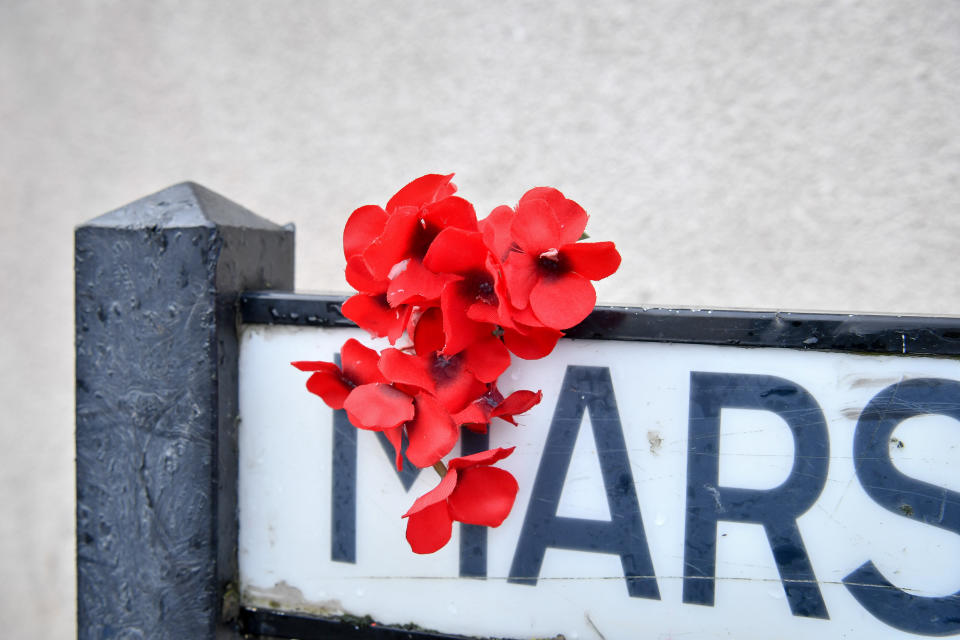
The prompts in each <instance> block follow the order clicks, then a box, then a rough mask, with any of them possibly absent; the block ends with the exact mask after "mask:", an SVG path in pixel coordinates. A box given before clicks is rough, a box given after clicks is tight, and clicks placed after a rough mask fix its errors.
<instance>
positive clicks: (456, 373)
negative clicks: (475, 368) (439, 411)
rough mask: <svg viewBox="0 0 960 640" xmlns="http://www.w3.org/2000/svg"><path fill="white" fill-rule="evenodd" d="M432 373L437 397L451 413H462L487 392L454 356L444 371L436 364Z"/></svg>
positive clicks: (460, 360)
mask: <svg viewBox="0 0 960 640" xmlns="http://www.w3.org/2000/svg"><path fill="white" fill-rule="evenodd" d="M432 373H433V378H434V380H435V382H436V385H437V391H436V396H437V398H438V399H439V400H440V402H441V404H443V406H444V407H445V408H446V410H447V411H449V412H450V413H457V412H458V411H462V410H463V408H464V407H466V406H467V405H468V404H470V403H471V402H473V401H474V400H476V399H477V398H479V397H480V396H481V395H483V393H484V392H485V391H486V390H487V386H486V385H485V384H483V383H482V382H480V381H479V380H477V378H476V376H474V375H473V374H472V373H470V371H469V370H468V369H467V368H466V366H464V364H463V362H462V359H461V358H460V357H459V356H454V358H453V359H452V360H451V361H450V363H449V364H448V365H447V366H446V367H445V368H442V369H441V368H440V367H439V366H438V364H436V363H435V364H434V365H433V368H432Z"/></svg>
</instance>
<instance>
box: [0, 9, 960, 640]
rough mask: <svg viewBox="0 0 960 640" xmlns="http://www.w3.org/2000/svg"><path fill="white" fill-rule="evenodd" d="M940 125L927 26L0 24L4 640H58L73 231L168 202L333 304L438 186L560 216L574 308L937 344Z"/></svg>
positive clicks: (766, 14)
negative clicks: (279, 249)
mask: <svg viewBox="0 0 960 640" xmlns="http://www.w3.org/2000/svg"><path fill="white" fill-rule="evenodd" d="M958 104H960V3H957V2H954V1H952V0H920V1H911V2H906V1H905V0H904V1H887V2H854V1H844V2H809V1H806V0H791V1H787V2H753V1H751V2H733V1H725V2H708V1H706V0H704V1H702V2H696V1H693V0H688V1H685V2H674V1H662V2H627V1H616V0H600V1H596V2H591V3H581V4H574V3H564V4H561V3H542V2H511V3H506V2H499V1H494V2H484V3H479V2H472V1H467V0H458V1H456V2H439V1H437V2H423V1H416V2H408V3H386V2H373V1H371V0H364V1H360V2H351V3H340V2H333V1H332V0H329V1H316V0H315V1H303V2H291V1H285V0H280V1H272V2H256V1H254V0H244V1H230V2H227V1H223V0H220V1H213V2H206V3H189V2H174V1H171V0H162V1H157V2H149V3H148V2H108V1H103V2H91V1H80V2H72V3H63V2H54V1H53V0H31V1H27V0H9V1H7V2H2V3H0V127H2V128H0V133H2V136H0V242H2V243H3V244H2V251H0V270H2V271H0V273H2V274H3V276H4V277H3V278H2V280H0V296H2V298H0V300H2V303H3V314H2V318H3V320H2V322H3V326H4V331H3V332H0V336H2V337H0V348H2V352H0V353H2V355H3V364H4V365H5V366H3V367H2V369H0V406H3V407H4V416H5V417H4V419H3V421H2V423H0V429H2V432H0V434H2V438H3V447H2V448H0V451H2V453H0V456H2V460H0V506H2V509H3V517H2V518H0V576H3V578H4V580H3V586H2V587H0V590H2V592H0V620H3V625H4V629H5V635H7V636H8V637H68V636H70V635H71V634H72V633H73V615H74V605H73V597H74V590H75V587H74V583H73V580H74V570H73V562H74V557H73V518H74V515H73V486H74V483H73V440H72V437H73V415H72V412H73V392H72V389H73V370H72V361H73V356H72V350H73V347H72V337H73V326H72V304H73V298H72V295H73V281H72V243H73V238H72V233H71V230H72V227H73V225H75V224H78V223H80V222H82V221H84V220H86V219H89V218H91V217H94V216H96V215H98V214H100V213H102V212H104V211H107V210H109V209H112V208H115V207H116V206H119V205H121V204H124V203H126V202H128V201H131V200H134V199H136V198H138V197H140V196H142V195H145V194H147V193H150V192H153V191H156V190H158V189H160V188H162V187H165V186H167V185H169V184H171V183H174V182H178V181H181V180H184V179H191V180H195V181H197V182H200V183H201V184H204V185H205V186H208V187H210V188H212V189H214V190H216V191H219V192H220V193H222V194H223V195H225V196H227V197H229V198H231V199H234V200H236V201H237V202H239V203H241V204H243V205H245V206H247V207H249V208H251V209H252V210H254V211H256V212H257V213H259V214H261V215H263V216H265V217H268V218H270V219H272V220H275V221H277V222H288V221H293V222H295V223H296V225H297V235H298V256H297V282H298V287H299V288H301V289H305V290H310V289H314V290H318V289H319V290H345V286H346V285H345V283H344V282H343V281H342V275H341V269H342V264H341V261H342V258H341V255H342V254H341V253H340V250H339V240H338V234H339V230H340V229H341V227H342V224H343V222H344V220H345V218H346V216H347V215H348V214H349V212H350V211H351V210H352V209H353V208H354V207H356V206H358V205H360V204H363V203H367V202H380V203H383V202H384V201H385V200H386V199H387V197H388V196H389V195H391V194H392V193H393V191H394V190H395V189H396V188H398V187H400V186H401V185H402V184H404V183H405V182H406V181H407V180H409V179H411V178H413V177H416V176H418V175H420V174H422V173H426V172H433V171H443V172H447V171H456V172H457V173H458V177H457V182H458V184H459V185H460V187H461V193H462V195H464V196H465V197H467V198H468V199H471V200H473V201H474V202H475V203H476V204H477V205H478V209H479V210H480V212H481V214H482V213H485V212H486V211H488V210H489V209H490V208H492V207H493V206H494V205H497V204H500V203H505V202H506V203H510V202H515V201H516V199H517V198H519V196H520V195H521V194H522V193H523V192H524V191H525V190H526V189H527V188H529V187H531V186H535V185H544V184H546V185H552V186H556V187H558V188H560V189H561V190H563V191H564V192H565V193H566V194H567V195H568V196H570V197H572V198H574V199H576V200H578V201H579V202H580V203H581V204H583V205H584V206H585V208H586V209H587V211H588V212H589V213H591V215H592V220H591V224H590V225H589V227H588V229H589V231H590V233H591V235H592V236H593V237H594V238H596V239H612V240H615V241H617V243H618V245H619V247H620V250H621V252H622V253H623V255H624V265H623V268H622V269H621V272H620V273H619V274H618V275H616V276H615V277H613V278H611V279H610V280H609V281H605V282H603V283H602V284H601V286H600V298H601V300H602V301H608V302H620V303H648V304H679V305H683V304H686V305H695V306H717V307H730V306H737V307H764V308H782V309H819V310H834V311H849V310H861V311H892V312H913V313H928V314H929V313H935V314H952V315H960V277H958V268H957V260H956V256H957V254H958V253H960V251H958V249H960V109H958V108H957V105H958ZM41 628H45V629H47V631H43V632H41V631H40V629H41Z"/></svg>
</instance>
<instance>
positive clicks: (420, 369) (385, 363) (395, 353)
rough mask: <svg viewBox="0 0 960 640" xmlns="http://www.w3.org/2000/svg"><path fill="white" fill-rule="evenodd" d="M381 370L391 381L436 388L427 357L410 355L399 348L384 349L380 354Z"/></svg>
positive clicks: (431, 389) (430, 388)
mask: <svg viewBox="0 0 960 640" xmlns="http://www.w3.org/2000/svg"><path fill="white" fill-rule="evenodd" d="M379 367H380V372H381V373H383V375H385V376H386V377H387V379H388V380H390V382H397V383H402V384H410V385H414V386H416V387H419V388H420V389H427V390H428V391H433V390H434V381H433V376H431V375H430V364H429V361H428V360H426V358H424V357H421V356H414V355H410V354H409V353H404V352H402V351H400V350H399V349H384V350H383V352H382V353H381V354H380V363H379Z"/></svg>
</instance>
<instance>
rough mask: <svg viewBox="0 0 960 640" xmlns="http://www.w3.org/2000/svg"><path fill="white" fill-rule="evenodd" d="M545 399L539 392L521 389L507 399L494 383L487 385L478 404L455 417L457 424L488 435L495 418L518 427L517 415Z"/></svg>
mask: <svg viewBox="0 0 960 640" xmlns="http://www.w3.org/2000/svg"><path fill="white" fill-rule="evenodd" d="M542 399H543V393H542V392H540V391H537V392H536V393H534V392H533V391H528V390H526V389H520V390H519V391H514V392H513V393H511V394H510V395H509V396H507V397H506V398H504V397H503V394H502V393H500V390H499V389H497V384H496V383H495V382H494V383H492V384H489V385H487V392H486V393H484V394H483V395H482V396H480V397H479V398H478V399H477V400H476V402H473V403H471V404H470V405H468V406H467V407H466V408H465V409H464V410H463V411H460V412H459V413H457V414H456V415H454V416H453V419H454V421H455V422H457V423H459V424H462V425H463V426H465V427H467V428H468V429H470V430H471V431H476V432H477V433H486V432H487V427H488V425H489V424H490V421H491V420H492V419H493V418H500V419H501V420H506V421H507V422H509V423H510V424H512V425H513V426H517V421H516V419H515V418H514V416H516V415H517V414H520V413H525V412H527V411H529V410H530V409H532V408H533V407H535V406H536V405H537V404H539V403H540V400H542Z"/></svg>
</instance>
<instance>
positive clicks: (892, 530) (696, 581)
mask: <svg viewBox="0 0 960 640" xmlns="http://www.w3.org/2000/svg"><path fill="white" fill-rule="evenodd" d="M351 336H352V337H357V338H358V339H363V334H362V333H361V332H359V331H357V330H354V329H330V328H305V327H299V328H298V327H268V326H247V327H246V329H245V332H244V335H243V339H242V345H241V360H240V365H241V368H240V402H241V404H240V413H241V425H240V546H239V559H240V572H241V582H242V585H241V586H242V591H243V598H244V602H245V603H246V604H248V605H250V606H267V607H270V608H272V609H278V610H290V611H300V612H306V613H312V614H317V615H324V616H338V615H344V614H348V615H352V616H366V615H369V616H370V617H371V618H372V619H374V620H376V621H378V622H381V623H386V624H395V625H403V624H409V623H413V624H415V625H417V626H418V627H421V628H426V629H434V630H438V631H441V632H444V633H450V634H463V635H475V636H497V637H513V638H543V637H555V636H557V635H558V634H562V635H563V636H564V637H565V638H567V639H573V638H604V639H606V640H614V639H616V638H629V639H633V638H638V637H643V638H673V637H679V636H682V635H687V636H689V637H696V638H727V637H735V638H744V639H746V638H758V639H759V638H770V637H772V636H771V629H774V630H776V632H775V634H774V635H775V636H776V637H778V638H807V637H816V636H817V635H818V634H823V635H824V636H826V637H843V638H880V637H882V638H899V637H904V638H906V637H916V636H922V635H941V636H943V635H954V634H960V476H958V472H957V471H956V469H957V466H956V464H957V463H958V462H960V361H958V360H956V359H951V358H933V357H900V356H868V355H851V354H840V353H828V352H807V351H797V350H790V349H777V348H750V349H748V348H740V347H725V346H706V345H681V344H667V343H643V342H619V341H589V340H562V341H561V342H560V345H559V346H558V347H557V349H556V350H555V352H554V353H553V354H552V355H551V356H550V357H549V358H547V359H544V360H541V361H537V362H526V361H520V360H516V359H515V360H514V365H513V366H512V368H511V369H510V370H509V371H508V372H507V373H506V374H504V376H502V377H501V382H502V387H504V388H503V389H502V390H503V391H504V393H507V392H509V391H511V390H513V389H512V388H511V387H512V386H515V388H530V389H534V390H536V389H542V390H543V394H544V396H543V402H542V403H541V404H540V405H539V406H538V407H536V408H535V409H534V410H532V411H531V412H529V413H528V414H526V415H524V416H521V417H520V420H519V422H520V423H521V426H520V427H516V428H515V427H513V426H511V425H508V424H506V423H499V424H497V423H496V422H498V421H495V424H494V425H493V426H492V429H491V433H490V434H489V438H486V437H483V436H475V437H470V438H466V439H465V440H464V447H465V448H466V449H468V451H465V453H471V452H473V451H479V450H483V449H486V448H489V447H496V446H512V445H514V444H516V445H517V449H516V451H515V453H514V454H513V455H512V456H511V457H509V458H507V459H506V460H504V461H503V462H502V463H500V464H501V465H502V466H503V468H505V469H507V470H509V471H510V472H511V473H513V474H514V475H515V476H516V478H517V480H518V482H519V484H520V493H519V494H518V496H517V501H516V504H515V506H514V509H513V512H512V513H511V515H510V517H509V518H508V519H507V521H506V522H505V523H504V524H503V525H502V526H501V527H499V528H497V529H485V528H479V527H472V526H466V525H455V527H454V537H453V539H452V540H451V542H450V544H448V545H447V546H446V547H445V548H444V549H442V550H441V551H439V552H437V553H435V554H432V555H429V556H418V555H415V554H413V553H412V552H410V550H409V548H408V546H407V544H406V541H405V540H404V527H405V521H404V520H402V519H401V517H400V516H401V515H402V514H403V513H404V512H405V511H406V509H407V508H408V507H409V506H410V504H412V502H413V501H414V500H415V499H416V497H417V496H419V495H421V494H423V493H424V492H426V491H428V490H429V489H431V488H432V487H433V486H435V484H436V483H437V480H438V478H437V476H436V474H435V473H434V472H433V471H432V470H431V469H426V470H423V471H419V472H418V470H416V469H409V468H408V470H407V471H405V472H403V473H402V474H398V473H397V472H396V471H395V470H394V468H393V467H392V465H391V464H390V462H391V454H390V453H389V451H388V449H387V448H386V446H385V443H384V442H382V441H381V439H379V438H378V436H377V435H376V434H374V433H371V432H359V431H358V430H356V429H354V428H353V427H352V426H350V424H349V423H348V422H347V421H346V419H345V417H344V416H342V415H341V414H338V413H335V412H332V411H331V410H329V409H328V408H327V407H326V406H325V405H324V404H323V402H322V401H321V400H320V399H319V398H317V397H315V396H313V395H311V394H309V393H308V392H307V391H306V390H305V389H304V386H303V385H304V382H305V376H304V375H303V374H302V373H301V372H298V371H296V370H295V369H294V368H293V367H291V366H290V365H289V364H288V363H289V362H290V361H292V360H304V359H327V360H330V359H332V358H333V357H334V355H335V353H336V351H337V350H338V349H339V347H340V345H341V344H342V343H343V342H344V340H345V339H347V338H348V337H351ZM368 344H369V343H368Z"/></svg>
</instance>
